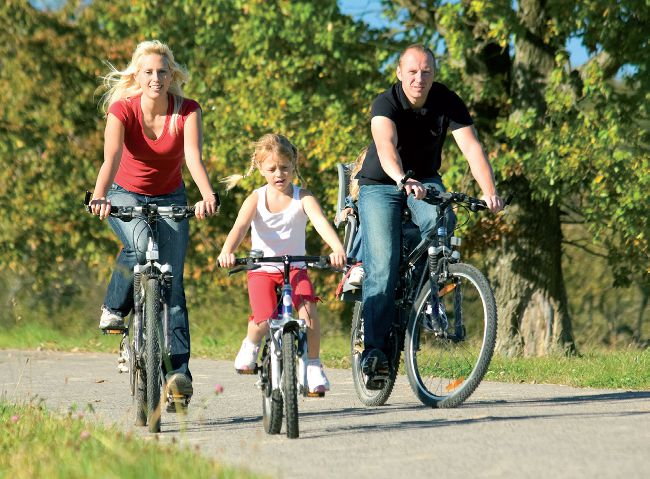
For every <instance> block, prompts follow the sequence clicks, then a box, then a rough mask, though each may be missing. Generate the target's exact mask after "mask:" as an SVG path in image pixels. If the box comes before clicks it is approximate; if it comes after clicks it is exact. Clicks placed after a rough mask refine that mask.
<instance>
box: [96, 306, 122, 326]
mask: <svg viewBox="0 0 650 479" xmlns="http://www.w3.org/2000/svg"><path fill="white" fill-rule="evenodd" d="M99 329H124V318H123V317H122V316H120V315H119V314H115V313H113V312H112V311H111V310H109V309H108V308H106V306H102V317H101V318H99Z"/></svg>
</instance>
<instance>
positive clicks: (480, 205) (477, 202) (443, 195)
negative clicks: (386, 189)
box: [422, 188, 512, 212]
mask: <svg viewBox="0 0 650 479" xmlns="http://www.w3.org/2000/svg"><path fill="white" fill-rule="evenodd" d="M422 201H426V202H427V203H429V204H431V205H440V206H444V207H447V206H448V205H450V204H452V203H456V204H459V205H463V206H467V207H468V208H469V210H470V211H474V212H476V211H479V210H486V209H488V207H487V204H486V203H485V201H483V200H481V199H480V198H474V197H473V196H469V195H467V194H465V193H454V192H441V191H438V190H436V189H435V188H426V195H425V196H424V198H422ZM511 201H512V195H508V196H507V197H506V199H505V200H504V205H505V206H508V205H509V204H510V203H511Z"/></svg>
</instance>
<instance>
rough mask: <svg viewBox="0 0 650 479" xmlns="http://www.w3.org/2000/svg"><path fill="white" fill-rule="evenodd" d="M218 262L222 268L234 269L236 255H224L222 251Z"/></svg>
mask: <svg viewBox="0 0 650 479" xmlns="http://www.w3.org/2000/svg"><path fill="white" fill-rule="evenodd" d="M217 262H218V263H219V266H221V267H222V268H232V267H234V266H235V255H234V253H224V252H223V251H222V252H221V253H220V254H219V257H218V258H217Z"/></svg>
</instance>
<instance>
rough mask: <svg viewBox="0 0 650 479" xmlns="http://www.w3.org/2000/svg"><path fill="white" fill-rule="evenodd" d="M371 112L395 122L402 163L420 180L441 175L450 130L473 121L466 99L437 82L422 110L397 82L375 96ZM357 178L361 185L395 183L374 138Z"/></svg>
mask: <svg viewBox="0 0 650 479" xmlns="http://www.w3.org/2000/svg"><path fill="white" fill-rule="evenodd" d="M370 115H371V118H374V117H375V116H385V117H387V118H389V119H390V120H392V121H393V123H395V126H396V128H397V153H398V154H399V156H400V158H401V160H402V167H403V168H404V171H405V172H406V171H408V170H413V172H414V173H415V175H414V177H415V179H419V180H421V179H424V178H431V177H435V176H438V170H439V169H440V164H441V162H442V146H443V143H444V141H445V136H446V134H447V130H448V129H451V130H452V131H453V130H456V129H458V128H462V127H465V126H469V125H471V124H473V122H472V117H471V116H470V114H469V111H468V109H467V106H466V105H465V103H464V102H463V100H461V99H460V97H459V96H458V95H457V94H456V93H454V92H453V91H451V90H450V89H449V88H447V87H446V86H444V85H443V84H442V83H438V82H434V83H433V85H432V86H431V90H429V94H428V95H427V99H426V101H425V102H424V106H423V107H422V108H421V109H420V110H419V111H416V110H414V109H413V108H411V105H410V103H409V102H408V99H407V98H406V95H405V94H404V90H403V89H402V83H401V82H397V83H395V84H394V85H393V86H392V87H390V88H389V89H388V90H386V91H385V92H383V93H381V94H380V95H379V96H377V98H375V101H374V102H373V103H372V109H371V113H370ZM357 178H358V179H359V184H360V185H376V184H395V182H394V181H393V180H392V179H391V178H390V177H389V176H388V175H387V174H386V173H385V172H384V170H383V168H382V167H381V163H380V162H379V157H378V156H377V146H376V145H375V142H374V141H373V142H372V143H370V146H369V147H368V152H367V153H366V159H365V160H364V161H363V167H362V168H361V171H360V172H359V174H358V175H357Z"/></svg>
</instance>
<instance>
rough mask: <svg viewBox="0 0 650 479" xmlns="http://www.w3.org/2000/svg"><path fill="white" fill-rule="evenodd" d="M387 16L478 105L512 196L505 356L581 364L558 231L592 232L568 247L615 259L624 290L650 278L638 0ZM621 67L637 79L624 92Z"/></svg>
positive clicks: (506, 244)
mask: <svg viewBox="0 0 650 479" xmlns="http://www.w3.org/2000/svg"><path fill="white" fill-rule="evenodd" d="M384 3H385V4H386V6H387V7H388V8H389V10H390V11H391V12H392V13H393V15H394V16H395V17H396V18H399V19H401V21H402V23H403V25H404V31H403V32H402V35H403V36H405V37H406V39H407V41H411V40H418V41H424V42H426V43H429V44H432V45H434V47H438V48H439V51H441V52H442V53H441V57H442V62H441V63H442V66H441V71H440V77H441V78H442V81H443V82H447V83H449V84H451V85H452V86H453V88H454V89H457V90H459V91H460V92H461V95H462V96H463V97H464V98H465V100H466V101H467V102H468V103H469V104H470V105H471V108H472V110H473V112H474V115H475V117H476V118H477V119H478V121H477V123H478V129H479V132H480V133H481V135H482V140H483V142H484V144H485V145H486V147H487V148H488V150H489V154H490V157H491V158H492V161H493V164H494V166H495V169H496V173H497V176H498V179H499V181H500V188H501V190H502V191H510V192H513V193H514V194H515V203H514V205H513V206H512V207H511V208H510V212H509V213H508V214H507V215H505V216H504V217H503V221H502V224H501V228H500V230H499V233H498V234H497V235H492V238H494V239H496V238H498V241H496V242H495V244H494V246H498V248H497V250H496V251H495V252H494V254H492V255H490V258H491V259H490V264H491V266H492V279H493V285H494V286H495V290H496V295H497V300H498V305H499V315H500V316H499V320H500V326H499V340H498V348H499V349H500V350H501V351H502V352H503V353H506V354H520V353H525V354H544V353H546V352H550V351H557V350H559V351H563V352H567V353H571V352H575V341H574V337H573V331H572V323H571V318H570V316H569V312H568V308H567V298H566V288H565V284H564V279H563V272H562V263H561V260H562V254H563V248H566V247H568V245H567V244H566V243H563V239H564V238H563V224H564V223H566V222H580V223H582V224H584V226H585V228H586V231H587V232H588V233H589V234H590V235H591V237H590V238H587V239H585V240H582V241H579V242H574V243H573V244H572V245H571V246H575V247H581V248H586V249H589V250H591V251H593V252H597V253H598V254H602V255H605V256H607V258H608V260H609V262H610V265H611V268H612V277H613V278H614V280H615V283H616V284H626V283H629V282H632V281H637V282H642V283H645V284H647V282H648V278H649V273H650V272H649V270H648V264H647V258H648V252H649V247H648V244H649V243H648V241H649V239H648V236H649V230H648V225H647V212H648V209H649V208H648V206H649V203H648V199H647V194H646V193H645V192H647V191H648V187H649V186H650V175H648V171H650V157H649V154H648V131H647V125H648V123H647V121H648V119H647V99H648V95H649V93H648V92H649V88H648V86H649V85H648V83H649V81H650V80H649V79H648V63H649V60H650V53H649V50H648V38H647V31H648V28H649V27H650V24H649V20H650V7H649V6H648V5H647V3H646V2H643V1H637V0H626V1H617V2H614V1H606V0H591V1H586V2H578V3H576V4H572V5H571V6H568V5H567V4H566V3H565V2H560V1H554V0H522V1H518V2H510V1H506V0H499V1H494V2H485V1H474V0H462V1H460V2H454V3H450V2H442V1H437V0H422V1H417V0H396V1H386V2H384ZM567 9H570V11H567ZM570 38H580V39H582V41H583V43H584V45H585V46H586V48H587V49H588V51H589V53H590V60H589V61H588V62H587V63H586V64H584V65H582V66H581V67H579V68H573V67H572V66H571V65H570V62H569V60H568V54H567V51H566V44H567V40H569V39H570ZM625 65H631V66H632V68H631V69H628V70H627V73H626V76H625V78H624V80H623V85H619V82H618V81H617V80H615V76H616V74H617V73H618V72H619V71H620V69H621V68H622V67H623V66H625ZM452 155H454V154H453V153H452ZM452 163H453V166H452V168H451V170H452V172H456V173H457V172H458V170H459V169H460V168H462V167H461V166H460V165H461V164H462V161H461V160H459V159H458V157H457V155H455V157H454V158H452ZM492 227H493V225H490V228H492Z"/></svg>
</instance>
